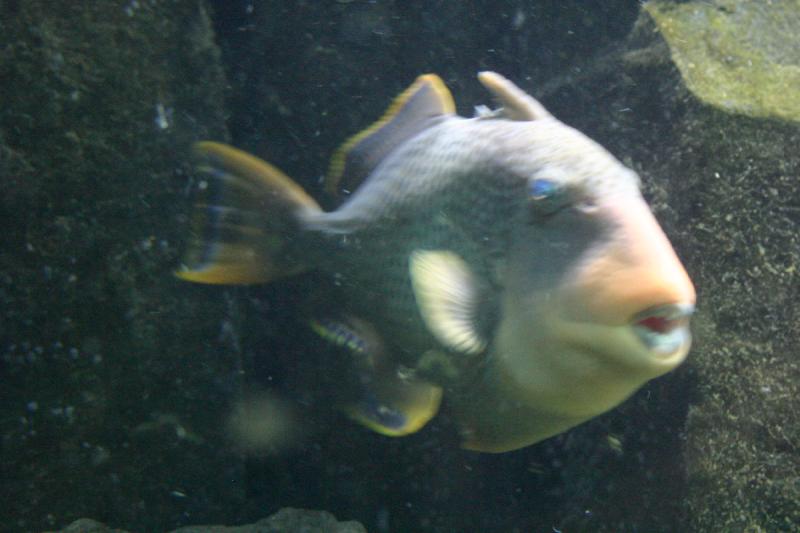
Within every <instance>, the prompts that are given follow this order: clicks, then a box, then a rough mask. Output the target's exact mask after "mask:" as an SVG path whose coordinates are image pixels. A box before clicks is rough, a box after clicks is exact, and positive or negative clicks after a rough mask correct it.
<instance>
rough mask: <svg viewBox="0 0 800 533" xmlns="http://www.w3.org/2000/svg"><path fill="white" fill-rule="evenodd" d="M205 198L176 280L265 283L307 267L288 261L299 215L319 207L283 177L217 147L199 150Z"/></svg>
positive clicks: (249, 158) (233, 150) (238, 152)
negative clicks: (288, 246)
mask: <svg viewBox="0 0 800 533" xmlns="http://www.w3.org/2000/svg"><path fill="white" fill-rule="evenodd" d="M194 154H195V157H196V160H197V163H196V171H197V173H198V178H199V179H200V184H201V186H200V187H199V189H200V190H199V193H200V197H199V199H198V201H197V202H196V204H195V215H194V224H193V230H192V235H191V237H190V239H189V242H188V245H187V249H186V252H185V255H184V258H183V262H182V265H181V267H180V268H179V269H178V270H177V271H176V272H175V275H176V276H178V277H179V278H181V279H184V280H186V281H193V282H196V283H212V284H252V283H264V282H267V281H271V280H273V279H275V278H278V277H282V276H286V275H290V274H294V273H297V272H299V271H301V270H303V269H304V265H302V264H298V263H297V262H296V260H288V259H287V258H286V257H284V252H285V245H286V242H287V239H288V237H289V235H287V233H289V232H290V231H292V230H293V229H296V228H297V217H298V215H299V214H300V213H301V212H302V211H304V210H306V211H316V210H319V206H318V205H317V203H316V202H315V201H314V200H313V199H312V198H311V197H310V196H308V194H306V193H305V191H303V189H302V188H300V186H298V185H297V184H296V183H294V182H293V181H292V180H291V179H290V178H289V177H287V176H286V175H285V174H284V173H283V172H281V171H280V170H278V169H277V168H275V167H274V166H272V165H270V164H269V163H267V162H265V161H262V160H261V159H259V158H257V157H254V156H252V155H250V154H247V153H246V152H243V151H241V150H237V149H236V148H233V147H231V146H227V145H224V144H219V143H215V142H200V143H197V144H196V145H195V146H194Z"/></svg>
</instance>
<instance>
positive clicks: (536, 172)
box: [494, 118, 695, 417]
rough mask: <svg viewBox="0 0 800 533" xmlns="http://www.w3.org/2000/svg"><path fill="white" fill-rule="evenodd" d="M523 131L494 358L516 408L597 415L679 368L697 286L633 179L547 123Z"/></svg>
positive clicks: (589, 144) (601, 152)
mask: <svg viewBox="0 0 800 533" xmlns="http://www.w3.org/2000/svg"><path fill="white" fill-rule="evenodd" d="M525 124H527V132H526V131H521V132H520V134H519V135H517V136H516V138H517V139H519V142H520V143H521V145H522V144H524V145H526V146H535V147H536V148H535V149H529V150H528V151H527V155H526V156H525V157H518V158H517V159H516V160H515V161H514V162H513V163H512V164H511V167H513V168H512V169H511V171H512V172H513V173H514V174H515V175H517V176H519V178H520V181H519V188H518V194H519V196H520V197H524V200H521V201H520V202H519V204H518V205H519V207H518V209H517V211H516V212H515V213H514V216H513V220H514V221H513V229H512V237H511V242H510V245H509V253H508V255H507V256H506V262H505V265H504V267H503V269H502V274H501V276H500V277H501V283H502V285H503V286H504V291H503V298H502V300H503V301H502V306H501V307H502V312H501V318H500V322H499V325H498V330H497V336H496V339H495V343H494V358H495V359H496V361H497V362H498V363H499V365H500V370H501V372H502V373H503V374H504V375H505V379H507V380H509V381H510V382H511V383H512V384H513V386H512V388H513V390H515V391H516V393H517V395H518V397H519V399H521V401H524V402H526V403H536V404H538V405H547V406H548V407H549V408H552V409H553V410H554V411H557V412H559V413H561V414H564V415H567V416H572V417H588V416H593V415H595V414H598V413H600V412H603V411H605V410H607V409H610V408H611V407H613V406H614V405H616V404H618V403H619V402H621V401H622V400H624V399H625V398H626V397H627V396H629V395H630V394H631V393H632V392H633V391H635V390H636V389H637V388H638V387H640V386H641V385H642V384H644V382H646V381H647V380H649V379H651V378H653V377H656V376H658V375H661V374H663V373H665V372H667V371H669V370H671V369H673V368H675V367H676V366H677V365H679V364H680V363H681V362H682V361H683V360H684V358H685V357H686V354H687V353H688V350H689V346H690V343H691V334H690V331H689V317H690V315H691V313H692V311H693V309H694V305H695V290H694V287H693V285H692V282H691V281H690V279H689V276H688V274H687V273H686V270H685V269H684V267H683V265H682V264H681V262H680V260H679V259H678V257H677V255H676V254H675V251H674V250H673V248H672V246H671V244H670V242H669V240H668V239H667V237H666V235H665V234H664V232H663V230H662V229H661V227H660V226H659V224H658V222H657V221H656V219H655V217H654V216H653V214H652V212H651V211H650V209H649V207H648V205H647V204H646V202H645V200H644V199H643V197H642V195H641V193H640V190H639V178H638V176H637V175H636V173H635V172H633V171H632V170H631V169H629V168H627V167H625V166H624V165H623V164H622V163H621V162H619V161H618V160H617V159H615V158H614V157H613V156H612V155H611V154H610V153H608V152H607V151H606V150H605V149H603V148H602V147H601V146H599V145H598V144H597V143H595V142H594V141H592V140H590V139H589V138H587V137H586V136H584V135H583V134H581V133H580V132H578V131H576V130H574V129H572V128H569V127H568V126H566V125H564V124H562V123H560V122H559V121H557V120H556V119H554V118H545V119H542V120H537V121H532V122H527V123H525ZM526 136H530V137H532V138H531V139H526Z"/></svg>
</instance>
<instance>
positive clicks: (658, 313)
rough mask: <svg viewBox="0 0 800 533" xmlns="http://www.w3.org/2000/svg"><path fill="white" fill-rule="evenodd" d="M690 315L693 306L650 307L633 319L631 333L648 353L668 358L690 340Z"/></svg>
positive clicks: (680, 304)
mask: <svg viewBox="0 0 800 533" xmlns="http://www.w3.org/2000/svg"><path fill="white" fill-rule="evenodd" d="M692 313H694V305H693V304H690V303H677V304H666V305H659V306H657V307H651V308H649V309H646V310H645V311H642V312H641V313H638V314H637V315H636V316H634V317H633V320H632V327H633V331H634V333H635V334H636V336H637V337H638V339H639V340H640V341H641V343H642V344H644V345H645V346H646V347H647V348H648V349H649V350H650V351H652V352H655V353H656V354H658V355H660V356H669V355H672V354H674V353H676V352H678V351H680V350H681V349H683V348H684V347H685V346H686V345H687V344H688V342H689V340H690V339H691V333H690V332H689V318H690V317H691V316H692Z"/></svg>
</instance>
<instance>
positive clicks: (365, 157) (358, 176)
mask: <svg viewBox="0 0 800 533" xmlns="http://www.w3.org/2000/svg"><path fill="white" fill-rule="evenodd" d="M453 113H455V103H454V102H453V97H452V95H451V94H450V91H449V90H448V89H447V86H446V85H445V84H444V82H443V81H442V79H441V78H439V76H436V75H435V74H425V75H422V76H420V77H418V78H417V79H416V81H415V82H414V83H413V84H412V85H411V86H410V87H409V88H408V89H406V90H405V91H404V92H403V93H402V94H400V96H398V97H397V98H395V99H394V101H393V102H392V104H391V105H390V106H389V109H387V110H386V112H385V113H384V114H383V116H382V117H381V118H380V120H378V121H377V122H376V123H374V124H373V125H372V126H370V127H369V128H367V129H365V130H364V131H362V132H361V133H358V134H356V135H354V136H353V137H351V138H350V139H348V140H347V141H346V142H345V143H344V144H343V145H342V146H341V147H340V148H339V149H338V150H337V151H336V153H334V155H333V158H332V159H331V164H330V167H329V168H328V173H327V175H326V176H325V190H326V191H328V192H329V193H331V194H338V193H339V192H340V191H341V190H343V189H346V190H349V191H353V190H355V189H356V188H357V187H358V186H359V185H360V184H361V183H362V182H363V181H364V180H365V179H366V177H367V176H369V174H370V173H371V172H372V171H373V170H374V169H375V167H377V166H378V164H379V163H380V162H381V161H382V160H383V159H384V158H385V157H386V156H387V155H388V154H389V153H391V152H392V150H394V149H395V148H396V147H398V146H399V145H400V144H402V143H404V142H405V141H407V140H408V139H410V138H412V137H414V136H415V135H417V134H418V133H420V132H421V131H423V130H425V129H427V128H429V127H430V126H432V125H433V124H434V123H435V119H437V118H439V117H442V116H444V115H451V114H453Z"/></svg>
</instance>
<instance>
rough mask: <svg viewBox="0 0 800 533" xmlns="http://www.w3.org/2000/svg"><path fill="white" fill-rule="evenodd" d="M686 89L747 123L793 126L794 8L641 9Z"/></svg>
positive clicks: (799, 18) (797, 5) (713, 5)
mask: <svg viewBox="0 0 800 533" xmlns="http://www.w3.org/2000/svg"><path fill="white" fill-rule="evenodd" d="M644 9H645V11H646V12H647V13H648V14H649V15H650V16H651V17H652V18H653V20H654V21H655V23H656V26H657V27H658V30H659V31H660V32H661V34H662V35H663V36H664V39H665V40H666V41H667V43H668V44H669V48H670V52H671V54H672V60H673V61H674V62H675V65H676V66H677V67H678V69H679V70H680V73H681V76H682V77H683V79H684V81H685V83H686V86H687V87H688V88H689V90H690V91H691V92H692V93H693V94H694V95H695V96H697V97H698V98H699V99H700V100H702V101H703V102H705V103H706V104H709V105H712V106H715V107H718V108H720V109H723V110H725V111H728V112H733V113H738V114H743V115H748V116H751V117H764V118H779V119H783V120H789V121H800V41H798V40H797V38H796V35H797V28H800V1H798V0H784V1H772V2H737V1H734V0H714V1H711V2H688V3H681V4H674V3H671V2H664V1H655V2H648V3H647V4H645V5H644Z"/></svg>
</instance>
